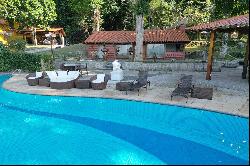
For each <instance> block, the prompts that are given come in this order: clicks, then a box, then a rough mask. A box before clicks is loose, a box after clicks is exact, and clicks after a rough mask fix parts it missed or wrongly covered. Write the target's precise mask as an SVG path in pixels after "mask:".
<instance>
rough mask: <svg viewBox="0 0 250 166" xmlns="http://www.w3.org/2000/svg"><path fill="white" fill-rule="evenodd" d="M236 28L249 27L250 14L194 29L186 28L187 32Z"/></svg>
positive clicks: (194, 27) (200, 25) (198, 26)
mask: <svg viewBox="0 0 250 166" xmlns="http://www.w3.org/2000/svg"><path fill="white" fill-rule="evenodd" d="M234 27H249V14H245V15H240V16H235V17H231V18H227V19H221V20H217V21H214V22H210V23H204V24H198V25H196V26H193V27H188V28H186V30H192V31H202V30H216V29H226V28H234Z"/></svg>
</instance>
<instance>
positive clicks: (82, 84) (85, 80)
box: [75, 76, 93, 89]
mask: <svg viewBox="0 0 250 166" xmlns="http://www.w3.org/2000/svg"><path fill="white" fill-rule="evenodd" d="M92 77H93V76H83V77H80V78H79V79H77V80H76V81H75V86H76V88H78V89H89V88H91V78H92Z"/></svg>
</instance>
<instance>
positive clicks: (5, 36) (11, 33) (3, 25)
mask: <svg viewBox="0 0 250 166" xmlns="http://www.w3.org/2000/svg"><path fill="white" fill-rule="evenodd" d="M18 26H19V25H18V23H16V22H15V23H14V29H11V28H10V26H9V23H8V22H7V21H6V20H4V19H0V42H2V43H3V44H7V43H8V40H9V39H10V38H12V39H13V38H18V37H20V36H19V35H18V34H17V33H16V30H15V29H16V28H17V27H18Z"/></svg>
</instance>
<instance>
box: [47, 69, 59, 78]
mask: <svg viewBox="0 0 250 166" xmlns="http://www.w3.org/2000/svg"><path fill="white" fill-rule="evenodd" d="M46 74H47V75H48V77H49V79H53V78H56V77H57V74H56V72H55V71H46Z"/></svg>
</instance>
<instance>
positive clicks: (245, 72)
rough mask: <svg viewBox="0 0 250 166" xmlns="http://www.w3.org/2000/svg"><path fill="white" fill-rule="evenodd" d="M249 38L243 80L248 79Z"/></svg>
mask: <svg viewBox="0 0 250 166" xmlns="http://www.w3.org/2000/svg"><path fill="white" fill-rule="evenodd" d="M248 42H249V37H247V46H246V54H245V58H244V65H243V72H242V79H246V78H247V67H248V61H249V43H248Z"/></svg>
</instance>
